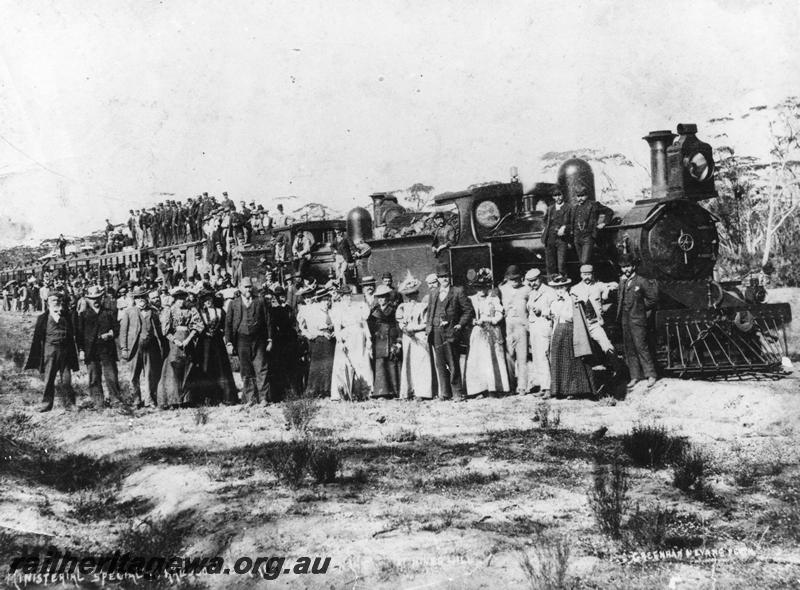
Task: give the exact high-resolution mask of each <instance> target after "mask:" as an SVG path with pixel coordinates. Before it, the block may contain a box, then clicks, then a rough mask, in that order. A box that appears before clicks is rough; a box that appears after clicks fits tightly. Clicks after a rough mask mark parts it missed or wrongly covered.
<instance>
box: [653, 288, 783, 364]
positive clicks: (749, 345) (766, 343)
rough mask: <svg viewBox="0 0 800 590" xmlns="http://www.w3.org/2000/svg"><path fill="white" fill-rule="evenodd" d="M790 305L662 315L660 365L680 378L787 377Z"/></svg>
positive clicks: (658, 318)
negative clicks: (783, 364)
mask: <svg viewBox="0 0 800 590" xmlns="http://www.w3.org/2000/svg"><path fill="white" fill-rule="evenodd" d="M791 321H792V312H791V308H790V307H789V304H788V303H769V304H754V305H744V306H737V307H721V308H718V309H713V308H711V309H700V310H690V309H674V310H663V311H659V312H656V334H657V340H658V349H657V350H658V361H659V364H660V366H661V369H662V371H663V373H664V374H666V375H670V376H675V377H703V378H716V377H722V378H729V377H741V376H744V375H764V376H767V375H781V374H783V368H782V361H783V358H784V357H786V356H788V354H787V343H786V332H785V327H786V324H788V323H790V322H791Z"/></svg>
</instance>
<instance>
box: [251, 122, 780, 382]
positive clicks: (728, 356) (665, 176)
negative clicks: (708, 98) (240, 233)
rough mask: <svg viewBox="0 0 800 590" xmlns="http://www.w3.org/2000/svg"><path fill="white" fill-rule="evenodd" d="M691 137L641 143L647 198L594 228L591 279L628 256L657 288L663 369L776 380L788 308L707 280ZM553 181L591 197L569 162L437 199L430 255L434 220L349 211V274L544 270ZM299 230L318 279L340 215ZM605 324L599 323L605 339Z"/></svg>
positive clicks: (711, 220) (385, 207)
mask: <svg viewBox="0 0 800 590" xmlns="http://www.w3.org/2000/svg"><path fill="white" fill-rule="evenodd" d="M696 134H697V127H696V125H693V124H680V125H678V127H677V134H676V133H673V132H672V131H669V130H661V131H653V132H651V133H649V134H648V135H647V136H645V137H644V138H643V139H644V140H645V141H647V143H648V144H649V146H650V154H651V179H652V190H651V195H650V197H649V198H646V199H642V200H638V201H636V202H635V203H634V205H633V207H631V208H630V209H629V210H627V211H622V212H617V213H616V214H615V215H611V216H610V220H609V221H610V222H608V223H606V225H605V226H604V227H602V228H601V229H599V230H598V237H597V241H596V246H595V252H594V255H593V261H594V267H595V274H596V276H597V278H598V280H601V281H610V280H618V278H619V276H620V268H619V265H618V260H619V257H620V255H621V254H623V253H627V254H631V255H633V256H634V257H635V258H637V259H638V260H639V265H638V269H637V272H638V273H639V274H640V275H641V276H643V277H645V278H647V279H650V280H652V281H654V282H656V283H657V285H658V287H659V294H660V295H659V297H660V299H659V304H658V308H657V311H656V313H655V314H654V317H653V318H652V320H653V328H654V335H655V338H654V340H655V342H654V344H655V348H656V358H657V361H658V364H659V366H660V370H661V372H662V373H663V374H665V375H670V376H677V377H703V378H712V377H726V376H731V375H742V374H745V373H778V372H780V371H781V370H782V359H783V357H786V356H788V355H787V344H786V336H785V327H786V325H787V324H788V323H789V322H791V310H790V308H789V304H788V303H777V304H765V303H763V301H764V297H765V291H764V289H763V287H761V286H760V285H758V284H755V283H753V284H749V285H747V287H746V288H739V287H738V285H736V284H732V283H725V284H720V283H719V282H717V281H715V278H714V268H715V265H716V260H717V255H718V250H719V236H718V233H717V228H716V223H717V221H718V220H717V219H716V218H715V216H714V215H713V214H712V213H711V212H710V211H708V210H707V209H705V208H704V207H702V206H701V205H700V204H699V203H700V201H703V200H706V199H710V198H714V197H716V196H717V192H716V189H715V186H714V176H715V164H714V159H713V156H712V149H711V146H710V145H709V144H707V143H705V142H703V141H701V140H700V139H698V138H697V135H696ZM556 185H557V186H558V188H559V189H560V190H561V192H562V194H563V195H564V197H565V200H566V201H567V202H570V201H572V200H574V198H575V197H574V195H575V192H576V189H577V188H578V187H581V188H582V189H583V190H584V191H585V192H587V193H588V198H589V199H591V200H594V199H595V187H594V174H593V171H592V168H591V166H590V165H589V164H588V163H587V162H585V161H584V160H580V159H571V160H568V161H566V162H564V163H563V165H562V166H561V167H560V169H559V171H558V176H557V183H556V184H549V183H539V184H537V185H535V186H534V187H533V189H532V190H530V191H528V192H524V191H523V188H522V184H521V183H520V182H519V179H518V178H517V175H516V172H515V171H514V170H513V169H512V178H511V181H510V182H507V183H493V184H487V185H480V186H473V187H470V188H469V189H467V190H464V191H460V192H453V193H444V194H441V195H438V196H436V197H435V207H436V211H438V212H440V213H443V214H444V216H445V219H446V222H447V223H450V224H451V225H452V227H453V228H454V231H455V233H456V236H457V238H456V243H455V244H454V245H453V246H451V247H450V248H449V249H446V250H444V251H443V252H442V253H440V254H439V258H437V257H436V256H435V255H434V254H433V251H432V249H431V239H432V232H433V224H432V217H433V214H431V213H420V212H409V211H406V210H405V209H404V208H403V207H402V206H400V205H399V204H398V202H397V198H396V197H395V196H393V195H392V194H390V193H375V194H373V195H371V199H372V213H370V212H369V211H368V210H367V209H365V208H362V207H356V208H355V209H353V210H351V211H350V212H349V213H348V215H347V219H346V227H347V231H348V234H349V235H350V237H351V238H353V239H359V238H360V239H363V240H364V241H365V242H366V243H367V244H368V245H369V246H370V247H371V249H372V253H371V255H370V256H369V257H368V258H365V259H362V260H359V261H358V262H357V264H356V269H355V272H356V273H357V274H358V275H359V276H362V277H363V276H365V275H376V276H380V275H381V274H382V273H383V272H385V271H390V272H392V273H393V274H394V276H395V277H396V278H397V279H398V280H400V279H402V277H403V276H404V275H406V274H407V273H411V274H412V275H413V276H415V277H417V278H420V279H421V278H423V277H425V276H426V275H427V274H428V273H430V272H432V270H433V269H434V268H435V267H436V264H437V262H446V263H447V264H449V265H450V268H451V270H452V275H453V281H454V283H455V284H457V285H458V284H464V283H465V282H466V277H467V272H468V271H469V270H470V269H476V268H480V267H488V268H491V269H493V271H494V274H495V276H496V277H497V276H498V275H500V274H502V272H503V271H504V269H505V268H507V267H508V266H509V265H511V264H515V265H517V266H518V267H519V268H520V269H521V270H522V271H523V272H524V271H525V270H527V269H530V268H540V269H542V271H543V272H544V269H545V253H544V252H545V250H544V245H543V243H542V240H541V237H542V229H543V224H544V213H545V211H546V209H547V206H548V205H549V204H550V203H551V202H552V199H553V197H552V194H553V188H555V186H556ZM308 223H314V224H315V226H314V227H313V228H312V229H313V230H314V232H315V238H317V239H316V242H317V244H319V247H318V248H317V250H316V251H315V252H314V254H313V256H312V261H311V265H310V269H311V272H312V274H316V275H317V278H318V279H319V280H322V281H324V280H327V278H328V277H329V276H332V265H333V251H332V246H331V243H332V241H333V239H332V237H333V231H332V230H333V229H334V226H336V227H341V224H342V220H335V221H330V222H328V225H330V228H327V226H326V223H325V222H308ZM308 223H306V224H303V223H300V224H295V225H294V226H292V227H291V228H287V229H286V232H287V234H289V236H288V237H289V239H291V236H293V235H294V234H295V233H296V232H297V231H308V228H305V227H304V225H307V224H308ZM258 256H261V257H262V258H261V260H262V262H263V259H264V258H265V257H266V258H267V259H268V258H269V249H267V248H264V249H258V248H256V249H255V250H253V251H250V252H246V253H245V274H248V270H249V269H253V268H254V265H253V262H252V260H254V259H255V257H258ZM248 258H249V259H251V262H250V263H249V264H248V262H247V261H248ZM578 266H579V262H578V260H577V256H576V254H575V252H574V251H571V252H570V255H569V258H568V273H569V274H570V275H571V276H572V277H573V278H577V275H578ZM423 285H424V283H423ZM423 288H424V287H423ZM613 308H614V306H612V309H613ZM613 324H614V322H607V326H608V327H609V331H610V332H611V334H610V336H611V338H612V339H614V338H615V333H614V329H613ZM617 336H618V335H617Z"/></svg>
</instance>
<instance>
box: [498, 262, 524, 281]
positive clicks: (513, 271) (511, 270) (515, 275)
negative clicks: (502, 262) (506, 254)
mask: <svg viewBox="0 0 800 590" xmlns="http://www.w3.org/2000/svg"><path fill="white" fill-rule="evenodd" d="M503 276H504V277H505V278H506V279H519V278H522V273H520V272H519V267H518V266H517V265H516V264H512V265H510V266H509V267H508V268H507V269H506V274H505V275H503Z"/></svg>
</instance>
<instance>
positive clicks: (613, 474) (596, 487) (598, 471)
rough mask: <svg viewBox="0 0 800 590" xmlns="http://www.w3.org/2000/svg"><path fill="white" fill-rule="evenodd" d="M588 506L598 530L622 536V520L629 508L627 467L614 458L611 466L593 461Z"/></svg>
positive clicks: (613, 535)
mask: <svg viewBox="0 0 800 590" xmlns="http://www.w3.org/2000/svg"><path fill="white" fill-rule="evenodd" d="M593 479H594V482H593V486H592V488H591V489H590V490H589V494H588V496H589V506H590V507H591V509H592V512H594V516H595V519H596V520H597V524H598V526H599V527H600V530H601V531H602V532H603V533H605V534H606V535H608V536H609V537H611V538H613V539H619V538H621V537H622V522H623V519H624V517H625V514H626V513H627V512H628V510H629V508H630V501H629V499H628V490H629V487H630V484H629V481H630V478H629V475H628V469H627V467H625V465H624V464H623V463H622V462H621V461H620V460H619V458H616V459H615V460H614V461H613V463H612V464H611V466H610V467H609V466H607V465H603V464H601V463H599V462H596V463H595V467H594V475H593Z"/></svg>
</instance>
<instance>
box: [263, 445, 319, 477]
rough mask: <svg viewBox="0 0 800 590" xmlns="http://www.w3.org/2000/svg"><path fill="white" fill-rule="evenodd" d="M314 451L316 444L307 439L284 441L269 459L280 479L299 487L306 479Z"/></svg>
mask: <svg viewBox="0 0 800 590" xmlns="http://www.w3.org/2000/svg"><path fill="white" fill-rule="evenodd" d="M314 450H315V449H314V444H313V443H312V442H311V441H310V440H308V439H306V438H302V439H296V440H290V441H284V442H281V443H279V444H278V445H277V446H276V447H275V448H274V449H272V451H270V452H269V453H268V454H267V459H268V461H269V465H270V466H271V467H272V471H273V473H274V474H275V476H276V477H277V478H278V479H280V480H282V481H284V482H285V483H287V484H289V485H290V486H291V487H297V486H299V485H300V483H301V482H302V481H303V478H304V477H305V474H306V471H307V469H308V466H309V462H310V461H311V456H312V454H313V453H314Z"/></svg>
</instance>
